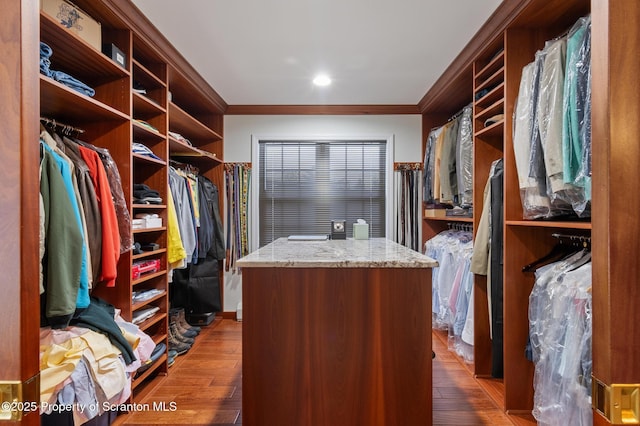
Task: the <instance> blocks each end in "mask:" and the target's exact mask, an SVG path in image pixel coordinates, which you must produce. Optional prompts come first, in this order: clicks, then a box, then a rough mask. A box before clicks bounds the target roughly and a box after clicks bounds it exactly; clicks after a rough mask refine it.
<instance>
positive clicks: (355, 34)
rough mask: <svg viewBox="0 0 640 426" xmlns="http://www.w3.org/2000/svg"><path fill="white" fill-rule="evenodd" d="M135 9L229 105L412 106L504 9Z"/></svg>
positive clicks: (451, 1)
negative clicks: (317, 78) (320, 79)
mask: <svg viewBox="0 0 640 426" xmlns="http://www.w3.org/2000/svg"><path fill="white" fill-rule="evenodd" d="M133 3H134V4H135V5H136V6H137V7H138V8H139V9H140V10H141V11H142V12H143V13H144V14H145V15H146V16H147V17H148V18H149V19H150V20H151V22H152V23H153V24H154V25H155V26H156V27H157V28H158V29H159V30H160V31H161V32H162V33H163V34H164V35H165V36H166V37H167V39H168V40H169V41H170V42H171V43H172V44H173V45H174V46H175V47H176V48H177V49H178V50H179V51H180V52H181V53H182V54H183V56H184V57H185V58H186V59H187V60H188V61H189V62H190V63H191V64H192V65H193V66H194V68H195V69H196V70H197V71H198V72H199V73H200V74H201V75H202V76H203V77H204V78H205V79H206V80H207V81H208V82H209V84H211V86H212V87H213V88H214V89H215V90H216V92H218V94H220V96H222V98H223V99H224V100H225V102H227V104H229V105H318V104H319V105H376V104H412V105H415V104H417V103H418V102H419V101H420V99H421V98H422V97H423V96H424V94H425V93H426V92H427V90H428V89H429V87H431V85H432V84H433V83H434V82H435V81H436V80H437V78H438V77H439V76H440V75H441V74H442V72H443V71H444V70H445V69H446V68H447V66H448V65H449V64H450V63H451V62H452V61H453V59H454V58H455V57H456V56H457V55H458V53H460V51H461V50H462V49H463V48H464V46H465V45H466V44H467V43H468V42H469V40H471V38H472V37H473V36H474V34H475V33H476V32H477V31H478V29H480V27H481V26H482V24H483V23H484V22H485V21H486V20H487V18H489V16H490V15H491V14H492V13H493V12H494V10H495V9H496V7H497V6H498V5H499V4H500V3H501V0H182V1H176V0H133ZM318 72H324V73H326V74H328V75H330V76H331V77H332V78H333V84H331V85H330V86H328V87H324V88H318V87H314V86H313V84H312V83H311V80H312V78H313V76H314V75H315V74H316V73H318Z"/></svg>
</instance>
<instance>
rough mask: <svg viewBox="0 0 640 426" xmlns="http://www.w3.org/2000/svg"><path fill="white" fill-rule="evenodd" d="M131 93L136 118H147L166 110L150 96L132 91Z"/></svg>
mask: <svg viewBox="0 0 640 426" xmlns="http://www.w3.org/2000/svg"><path fill="white" fill-rule="evenodd" d="M132 95H133V115H134V116H135V117H136V118H141V119H143V120H146V119H148V118H149V117H155V116H157V115H160V114H164V113H166V112H167V110H166V109H165V108H164V107H163V106H161V105H160V104H158V103H156V102H154V101H153V100H151V99H150V98H148V97H147V96H145V95H141V94H140V93H136V92H132Z"/></svg>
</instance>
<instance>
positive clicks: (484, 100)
mask: <svg viewBox="0 0 640 426" xmlns="http://www.w3.org/2000/svg"><path fill="white" fill-rule="evenodd" d="M501 100H502V101H503V100H504V82H502V83H500V84H498V85H497V86H496V87H494V88H493V89H491V90H490V91H489V92H488V93H487V94H486V95H484V96H483V97H481V98H479V99H476V102H475V109H476V110H478V109H482V108H488V106H490V105H492V104H494V103H496V102H498V101H501ZM476 115H477V114H476Z"/></svg>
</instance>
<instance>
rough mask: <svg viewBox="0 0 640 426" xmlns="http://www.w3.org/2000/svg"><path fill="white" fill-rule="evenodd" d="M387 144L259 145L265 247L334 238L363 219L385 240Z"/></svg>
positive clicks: (261, 226) (373, 233)
mask: <svg viewBox="0 0 640 426" xmlns="http://www.w3.org/2000/svg"><path fill="white" fill-rule="evenodd" d="M386 148H387V147H386V141H384V140H381V141H265V140H260V142H259V156H260V158H259V161H260V167H259V181H258V182H259V186H260V189H259V221H260V223H259V229H260V247H262V246H264V245H265V244H268V243H270V242H271V241H274V240H276V239H277V238H280V237H287V236H289V235H296V234H303V235H309V234H329V233H330V224H331V221H332V220H346V222H347V237H352V236H353V235H352V233H353V231H352V224H353V223H354V222H355V221H356V220H357V219H359V218H362V219H365V220H366V221H367V223H369V236H370V237H384V236H385V219H386V218H385V187H386V164H387V161H386V152H387V149H386Z"/></svg>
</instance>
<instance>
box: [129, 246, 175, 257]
mask: <svg viewBox="0 0 640 426" xmlns="http://www.w3.org/2000/svg"><path fill="white" fill-rule="evenodd" d="M166 251H167V249H164V248H163V249H158V250H153V251H145V252H142V253H140V254H134V255H133V256H131V258H132V259H133V260H136V259H144V258H146V257H153V256H157V255H159V254H162V253H166Z"/></svg>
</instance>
